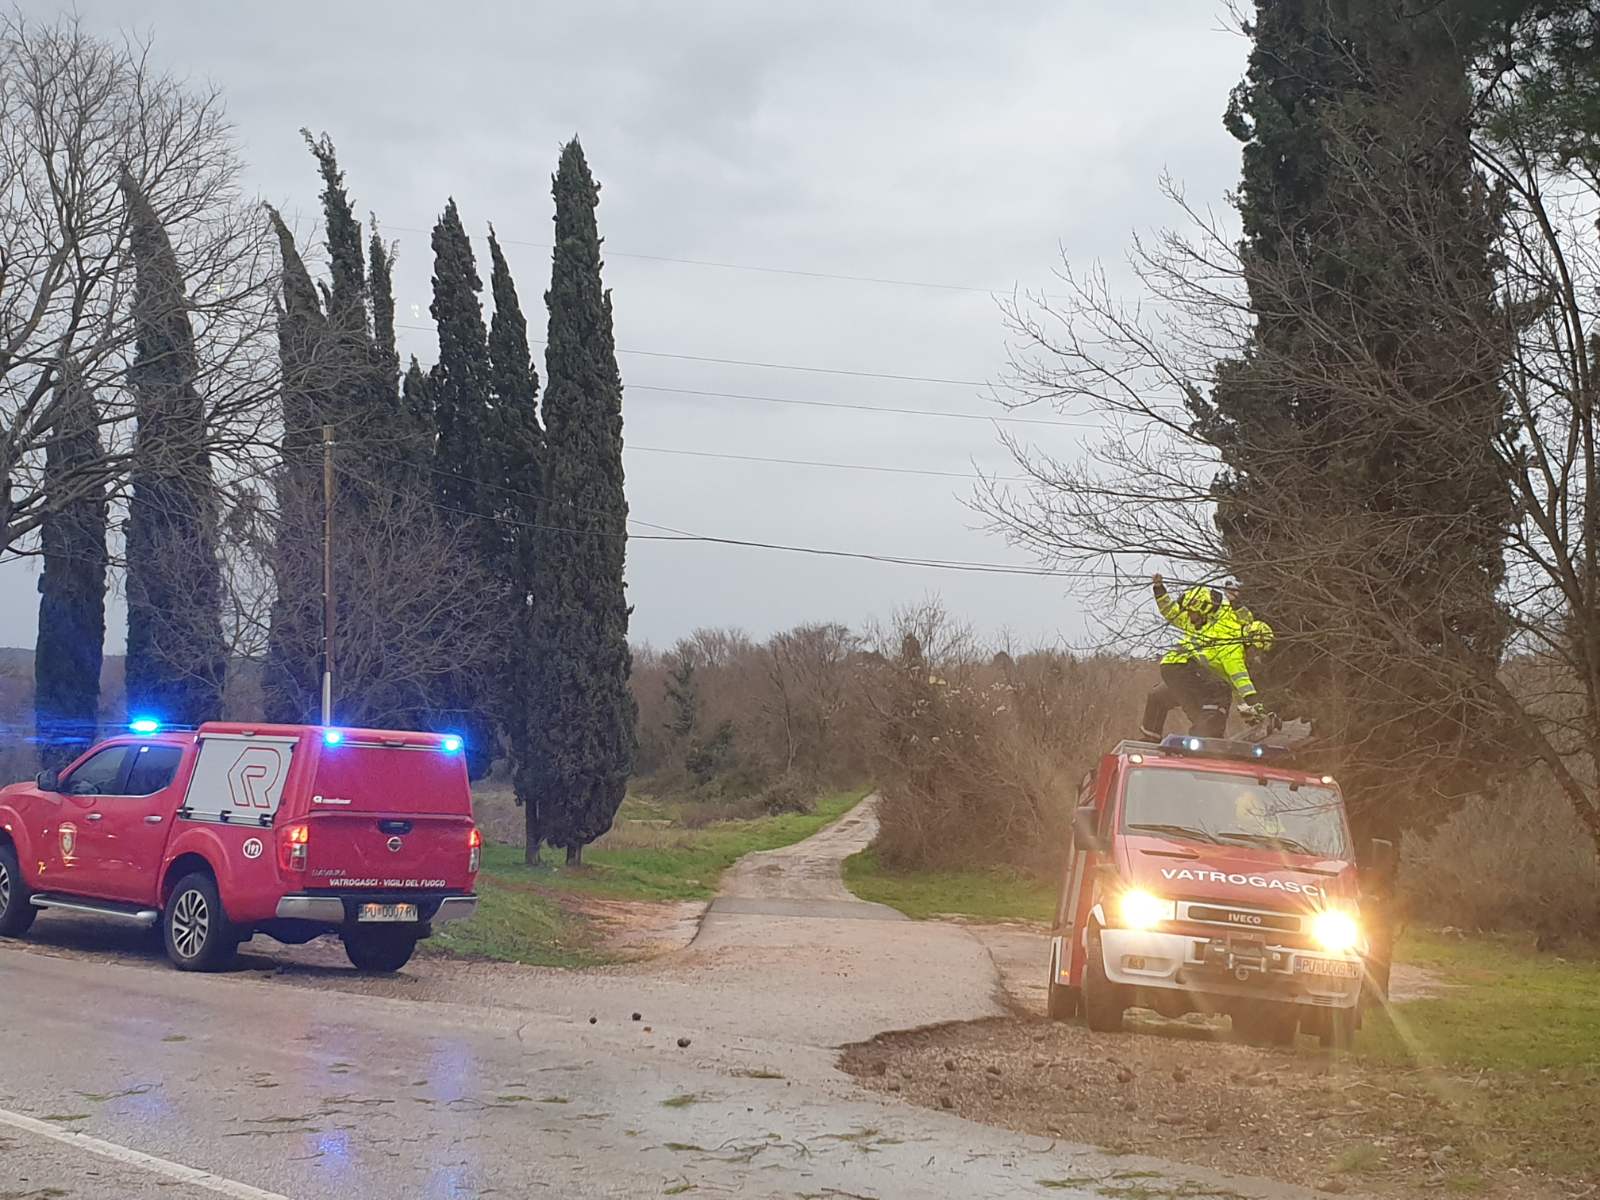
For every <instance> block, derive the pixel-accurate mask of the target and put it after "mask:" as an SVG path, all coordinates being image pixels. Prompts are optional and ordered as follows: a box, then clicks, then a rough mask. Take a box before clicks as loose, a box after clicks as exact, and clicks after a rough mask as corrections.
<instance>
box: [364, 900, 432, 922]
mask: <svg viewBox="0 0 1600 1200" xmlns="http://www.w3.org/2000/svg"><path fill="white" fill-rule="evenodd" d="M416 919H417V906H416V905H415V904H363V905H362V906H361V908H360V909H359V910H358V911H357V912H356V920H358V921H415V920H416Z"/></svg>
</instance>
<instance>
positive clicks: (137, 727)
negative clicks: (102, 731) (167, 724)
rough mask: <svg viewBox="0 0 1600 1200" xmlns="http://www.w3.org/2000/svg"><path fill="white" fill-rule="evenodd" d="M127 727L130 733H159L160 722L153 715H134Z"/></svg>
mask: <svg viewBox="0 0 1600 1200" xmlns="http://www.w3.org/2000/svg"><path fill="white" fill-rule="evenodd" d="M128 729H129V731H130V732H132V733H160V732H161V722H160V721H158V720H156V719H155V718H154V717H135V718H134V719H133V720H131V721H129V722H128Z"/></svg>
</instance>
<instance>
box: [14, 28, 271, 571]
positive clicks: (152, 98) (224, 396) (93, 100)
mask: <svg viewBox="0 0 1600 1200" xmlns="http://www.w3.org/2000/svg"><path fill="white" fill-rule="evenodd" d="M147 50H148V48H147V47H146V46H144V45H141V44H138V43H111V42H106V41H102V40H98V39H96V38H93V37H91V36H90V35H89V34H87V33H86V32H85V31H84V30H83V28H82V27H81V24H80V22H79V21H78V19H77V18H76V17H62V18H60V19H58V20H56V21H54V22H53V23H52V22H39V21H35V20H33V19H31V18H29V17H27V16H26V15H24V14H23V12H22V11H21V10H20V9H19V10H12V11H11V12H9V13H4V14H0V551H3V552H5V553H10V554H17V553H33V552H36V550H37V546H36V543H35V541H34V540H33V539H32V538H31V537H30V535H31V534H33V532H34V531H35V530H36V529H37V528H38V526H39V523H40V522H41V520H42V519H43V518H44V516H45V515H46V514H47V513H48V512H50V511H53V510H54V509H57V508H59V507H61V506H63V505H68V504H71V503H73V502H74V501H76V500H77V499H78V498H79V497H80V495H84V494H92V493H93V492H95V490H96V489H100V488H110V489H111V490H112V492H113V493H114V494H116V495H119V496H120V495H121V494H122V493H123V488H124V485H125V482H126V477H127V472H128V466H129V461H130V457H131V455H132V451H133V446H132V433H133V415H134V402H133V397H132V395H131V393H130V390H129V386H128V379H127V371H128V368H129V367H130V366H131V365H132V363H133V360H134V356H135V342H136V338H137V333H138V328H137V326H136V323H135V320H134V314H133V311H132V309H133V304H132V301H133V295H134V282H135V280H134V275H135V268H134V259H133V256H132V254H131V253H130V224H129V220H128V210H127V202H126V198H125V194H124V188H123V187H122V186H121V184H122V180H123V179H124V177H126V179H127V180H128V181H129V183H130V189H131V190H132V191H134V192H136V193H137V194H139V195H140V196H142V197H144V198H145V199H147V200H148V202H149V216H150V218H151V219H153V220H154V221H155V222H156V223H158V224H159V226H160V227H161V228H162V229H163V230H164V231H165V233H166V235H167V236H168V238H170V240H171V242H172V247H173V251H174V253H175V256H176V259H177V261H178V264H179V269H180V271H181V273H182V279H181V286H180V287H179V288H177V289H176V290H175V293H174V295H173V297H172V298H171V301H170V302H171V303H173V304H175V305H177V306H179V307H180V308H181V309H182V313H181V315H182V316H184V317H187V319H188V320H189V321H190V322H191V323H192V324H193V326H194V330H195V341H196V347H195V349H196V354H197V357H198V363H197V366H196V373H195V377H194V381H193V382H194V385H195V387H196V389H197V390H198V392H199V394H200V395H201V396H202V397H203V398H204V402H205V406H206V415H207V423H206V440H207V443H208V444H207V445H206V446H205V447H204V449H205V450H206V451H207V452H209V453H210V454H211V455H212V456H213V459H214V461H216V462H217V463H218V464H219V465H220V466H221V471H220V474H221V475H222V477H223V481H224V482H226V481H227V480H229V479H233V478H239V477H241V476H248V475H250V474H252V473H254V472H255V471H256V470H257V469H258V464H259V463H260V461H261V455H262V453H263V451H264V447H265V445H266V439H265V438H263V437H262V436H261V433H262V430H263V427H264V426H265V425H266V424H267V423H268V422H270V421H272V420H273V419H274V417H273V414H274V411H275V406H274V405H273V404H272V403H271V402H270V401H271V398H272V396H273V394H274V393H275V390H276V384H275V375H276V361H275V356H274V355H273V354H272V353H271V348H272V347H271V333H272V308H271V301H270V292H271V283H272V280H273V278H274V264H273V262H272V259H271V257H270V255H269V254H268V252H267V251H268V244H267V240H266V233H267V231H266V227H265V223H264V222H263V221H262V220H261V217H260V214H259V213H258V212H257V211H255V209H254V206H253V205H250V204H248V203H245V202H244V201H243V199H242V198H241V196H240V195H239V189H238V178H237V177H238V169H239V164H238V159H237V156H236V154H235V148H234V142H233V136H232V131H231V129H230V127H229V125H228V123H227V120H226V117H225V115H224V112H223V108H222V103H221V98H220V96H219V94H218V93H217V92H216V91H214V90H209V89H195V88H192V87H190V86H189V85H187V84H184V83H181V82H179V81H176V80H174V79H172V78H169V77H167V76H165V75H162V74H161V73H160V72H158V71H156V70H155V69H154V68H153V67H152V65H151V63H150V62H149V58H148V53H147ZM160 317H161V314H159V313H157V314H152V313H150V312H148V311H146V312H145V313H144V314H143V320H144V321H145V322H146V323H148V322H149V321H151V320H159V319H160ZM69 357H70V358H71V359H72V360H73V361H74V363H75V364H76V366H77V369H78V372H79V374H80V377H81V378H82V380H83V383H84V385H85V386H86V387H88V388H90V389H91V390H92V391H93V392H94V393H95V395H96V396H97V397H99V400H100V422H101V438H100V441H101V445H102V452H101V454H100V455H98V456H97V457H96V458H94V460H93V461H86V462H84V463H82V464H80V465H79V466H77V467H76V468H75V470H74V472H73V476H72V477H71V478H69V479H63V480H55V481H53V484H54V486H52V488H51V489H50V490H49V492H48V493H47V492H46V491H45V489H44V488H43V486H42V485H43V459H44V454H43V448H44V445H45V443H46V441H47V440H48V437H49V430H50V429H51V427H52V426H53V425H54V423H55V419H56V413H55V407H56V399H55V398H56V396H57V395H58V392H57V389H56V388H55V386H54V384H55V381H56V378H57V376H58V374H59V372H60V371H61V367H62V364H63V363H64V362H65V361H66V360H67V359H68V358H69Z"/></svg>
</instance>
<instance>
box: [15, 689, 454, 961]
mask: <svg viewBox="0 0 1600 1200" xmlns="http://www.w3.org/2000/svg"><path fill="white" fill-rule="evenodd" d="M482 844H483V839H482V835H481V834H480V833H479V831H478V828H477V826H476V825H475V824H474V823H473V817H472V793H471V791H470V789H469V787H468V784H467V768H466V764H465V762H464V761H463V757H462V745H461V739H460V738H459V737H456V736H454V735H452V734H437V733H409V732H402V731H395V730H385V729H332V728H323V727H320V726H312V725H259V724H255V725H252V724H237V723H233V724H230V723H221V722H217V723H211V724H206V725H202V726H200V728H199V729H198V730H193V731H178V730H164V729H162V728H161V726H160V725H159V724H158V723H157V722H155V721H147V720H140V721H134V722H133V723H132V725H131V726H130V730H129V732H128V733H127V734H125V735H122V736H120V737H113V738H111V739H109V740H108V741H105V742H102V743H100V744H99V745H97V746H95V747H93V748H92V749H90V750H89V751H88V752H86V753H85V754H83V755H82V756H81V757H79V758H78V759H77V760H76V761H75V762H73V763H72V764H71V765H70V766H68V767H67V768H66V769H65V770H63V771H60V772H55V771H45V772H43V773H42V774H41V775H40V776H39V777H38V779H37V780H35V781H34V782H32V783H17V784H12V785H11V786H10V787H7V788H3V789H0V936H4V937H18V936H21V935H23V934H25V933H26V932H27V931H28V929H29V927H30V926H31V925H32V924H33V919H34V917H35V916H36V915H37V914H38V911H39V910H40V909H43V908H53V909H63V910H68V911H73V912H85V913H94V914H98V915H101V916H105V917H111V918H117V919H121V920H124V921H130V922H133V923H134V924H137V925H142V926H145V927H146V928H151V927H154V926H155V925H157V924H158V923H159V924H160V926H161V928H162V932H163V935H164V941H165V944H166V950H167V955H168V957H169V958H171V960H172V962H173V964H174V965H176V966H177V967H179V968H180V969H182V970H188V971H196V970H212V969H215V968H217V967H219V966H221V965H223V964H224V963H226V962H227V961H228V960H229V959H230V958H231V957H232V956H233V952H234V950H235V949H236V948H237V947H238V945H239V943H240V942H242V941H245V940H247V939H249V938H250V937H252V936H253V935H254V934H257V933H263V934H266V935H268V936H269V937H272V938H276V939H277V940H278V941H281V942H287V943H291V944H295V945H298V944H300V943H303V942H308V941H310V940H311V939H312V938H315V937H320V936H322V935H324V934H330V933H336V934H338V935H339V937H340V939H341V940H342V941H343V942H344V947H345V952H346V954H348V955H349V958H350V961H351V963H353V964H354V965H355V966H356V967H357V968H358V969H360V970H363V971H397V970H399V969H400V968H401V967H403V966H404V965H405V964H406V962H407V961H408V960H409V959H410V957H411V954H412V952H413V951H414V950H415V949H416V945H417V942H418V941H419V940H421V939H422V938H425V937H427V936H428V935H429V934H430V933H431V932H432V931H433V927H434V926H436V925H438V924H440V923H441V922H444V921H452V920H457V919H460V918H463V917H468V916H471V915H472V913H473V912H474V911H475V910H476V907H477V903H478V900H477V896H476V895H475V894H474V893H473V884H474V881H475V880H476V877H477V872H478V860H479V856H480V853H481V847H482Z"/></svg>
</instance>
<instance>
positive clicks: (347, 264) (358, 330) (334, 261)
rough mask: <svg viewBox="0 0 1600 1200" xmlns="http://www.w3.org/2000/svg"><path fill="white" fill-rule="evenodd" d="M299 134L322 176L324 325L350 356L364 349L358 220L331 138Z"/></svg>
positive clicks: (364, 311) (363, 282)
mask: <svg viewBox="0 0 1600 1200" xmlns="http://www.w3.org/2000/svg"><path fill="white" fill-rule="evenodd" d="M300 136H301V137H303V138H305V140H306V146H307V147H308V148H309V149H310V150H311V153H312V155H313V156H315V158H316V160H317V170H318V172H319V173H320V174H321V175H322V197H321V199H322V219H323V225H324V233H325V236H326V237H327V239H328V266H329V277H330V283H329V288H328V324H329V325H330V326H331V327H332V329H333V331H334V333H335V335H336V336H337V338H338V339H339V342H340V344H341V345H342V346H347V347H348V348H349V352H350V354H351V357H352V358H354V357H357V352H359V351H365V350H366V348H367V344H368V341H369V338H368V334H367V278H366V262H365V260H364V259H363V257H362V251H361V222H359V221H357V220H356V218H355V214H354V212H353V211H352V210H351V208H350V195H349V193H348V192H347V191H345V186H344V172H343V171H341V170H340V169H339V158H338V155H337V153H336V152H335V150H334V147H333V141H332V140H331V139H330V138H329V137H328V135H327V134H326V133H324V134H323V135H322V136H321V137H320V138H314V137H312V136H311V131H310V130H309V129H302V130H301V131H300Z"/></svg>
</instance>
